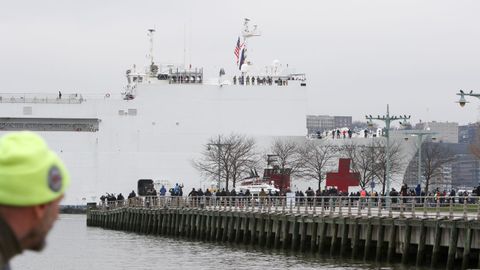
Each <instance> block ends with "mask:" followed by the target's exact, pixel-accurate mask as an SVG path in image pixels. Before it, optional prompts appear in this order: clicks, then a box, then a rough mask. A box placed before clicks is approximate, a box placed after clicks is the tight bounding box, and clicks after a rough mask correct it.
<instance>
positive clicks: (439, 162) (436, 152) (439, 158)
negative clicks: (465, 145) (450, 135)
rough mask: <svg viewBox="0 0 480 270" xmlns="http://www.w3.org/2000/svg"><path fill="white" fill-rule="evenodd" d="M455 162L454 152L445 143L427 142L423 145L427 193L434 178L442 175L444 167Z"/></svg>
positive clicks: (423, 165) (423, 164) (422, 161)
mask: <svg viewBox="0 0 480 270" xmlns="http://www.w3.org/2000/svg"><path fill="white" fill-rule="evenodd" d="M454 160H455V155H454V154H453V152H452V151H451V150H450V149H449V148H448V147H447V146H446V145H444V144H443V143H433V142H426V143H423V144H422V160H421V163H422V167H423V176H424V177H425V193H426V194H428V187H429V186H430V181H431V179H432V178H435V177H437V176H440V175H442V169H443V167H444V166H446V165H448V164H449V163H451V162H453V161H454Z"/></svg>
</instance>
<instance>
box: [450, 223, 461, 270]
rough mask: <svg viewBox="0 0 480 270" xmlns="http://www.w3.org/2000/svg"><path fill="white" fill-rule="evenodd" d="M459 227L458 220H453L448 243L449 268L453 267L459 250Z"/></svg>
mask: <svg viewBox="0 0 480 270" xmlns="http://www.w3.org/2000/svg"><path fill="white" fill-rule="evenodd" d="M457 242H458V229H457V222H456V221H455V220H453V222H452V223H451V228H450V244H449V245H448V257H447V269H453V264H454V262H455V254H456V252H457Z"/></svg>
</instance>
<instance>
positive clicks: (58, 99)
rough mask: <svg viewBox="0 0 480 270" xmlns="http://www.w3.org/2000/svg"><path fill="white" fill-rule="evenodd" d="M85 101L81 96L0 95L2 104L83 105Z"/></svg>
mask: <svg viewBox="0 0 480 270" xmlns="http://www.w3.org/2000/svg"><path fill="white" fill-rule="evenodd" d="M85 101H86V99H85V98H83V96H82V95H81V94H62V96H59V95H54V94H42V93H38V94H36V93H22V94H17V93H2V94H0V103H34V104H81V103H83V102H85Z"/></svg>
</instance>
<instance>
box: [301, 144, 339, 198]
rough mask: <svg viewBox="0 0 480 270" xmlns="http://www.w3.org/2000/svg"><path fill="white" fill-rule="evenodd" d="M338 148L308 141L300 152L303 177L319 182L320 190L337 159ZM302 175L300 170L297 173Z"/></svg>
mask: <svg viewBox="0 0 480 270" xmlns="http://www.w3.org/2000/svg"><path fill="white" fill-rule="evenodd" d="M336 149H337V148H336V147H334V146H332V145H330V144H324V143H322V142H319V141H308V142H306V143H305V144H304V145H303V146H302V147H301V148H300V150H299V152H300V155H301V157H302V170H301V176H302V177H304V178H309V179H315V180H317V181H318V188H319V189H320V188H321V186H322V183H323V180H324V179H325V175H326V169H327V168H328V167H330V166H331V165H332V162H333V160H334V158H335V157H336V153H337V151H336ZM297 173H299V174H300V170H298V171H297Z"/></svg>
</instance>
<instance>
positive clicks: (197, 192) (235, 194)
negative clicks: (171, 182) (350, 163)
mask: <svg viewBox="0 0 480 270" xmlns="http://www.w3.org/2000/svg"><path fill="white" fill-rule="evenodd" d="M385 195H389V196H390V197H391V198H392V202H393V203H397V202H403V203H407V202H411V201H412V200H417V202H418V203H420V202H421V203H424V202H425V200H428V201H427V202H429V203H437V202H438V203H439V204H440V205H444V204H450V203H457V204H463V203H477V202H478V200H477V199H476V196H479V195H480V186H478V187H476V188H475V189H473V190H472V191H470V192H469V191H458V192H457V191H456V190H455V189H451V190H449V191H447V190H443V191H440V190H439V189H438V188H436V189H435V190H433V191H430V192H428V194H426V193H425V191H424V190H422V188H421V186H420V185H417V186H416V187H415V188H409V187H408V185H407V184H403V185H402V186H401V188H400V190H399V191H397V190H396V189H395V188H392V189H391V190H390V192H389V194H381V193H378V192H377V191H374V190H372V191H370V192H369V191H367V190H366V189H360V190H359V191H357V192H350V193H348V192H341V191H339V190H338V189H337V188H336V187H327V188H324V189H320V188H319V189H317V190H314V189H312V188H311V187H308V188H307V189H306V190H305V191H302V190H297V191H295V192H292V191H290V190H286V191H273V190H264V189H261V190H260V192H254V193H252V192H251V191H250V190H248V189H246V190H243V189H240V190H238V191H237V190H236V189H235V188H233V189H231V190H228V189H226V188H222V189H209V188H207V189H205V190H203V189H202V188H192V190H191V191H190V192H189V193H188V194H187V197H188V198H190V199H191V200H195V201H196V200H198V201H200V199H201V198H204V199H205V200H208V201H210V200H212V199H213V200H220V201H223V200H227V201H235V200H238V201H242V199H246V200H250V199H251V198H254V199H255V198H258V199H260V200H263V201H265V200H267V201H275V200H277V199H285V198H290V199H292V198H293V200H294V201H295V202H296V203H298V204H300V205H303V204H304V203H309V204H313V203H315V204H316V205H319V204H320V203H322V202H323V203H328V202H329V201H330V200H331V199H332V197H341V198H348V200H349V201H350V202H354V201H357V200H362V199H365V200H366V199H368V200H369V201H372V202H374V203H377V202H379V201H382V202H383V201H384V200H385ZM162 197H183V185H179V184H175V186H174V187H172V188H170V189H168V191H167V188H166V187H165V186H164V185H162V186H161V188H160V190H159V191H158V192H157V191H156V190H154V193H153V194H148V196H146V197H145V198H148V203H149V204H150V203H152V202H153V203H155V202H156V199H154V198H162ZM413 198H415V199H413ZM100 200H101V202H102V204H103V205H111V204H115V205H119V204H124V203H125V198H124V197H123V195H122V193H119V194H118V195H117V196H115V194H113V193H106V194H105V195H102V196H101V197H100ZM128 200H129V201H134V200H138V196H137V194H136V193H135V191H134V190H132V192H130V194H129V195H128Z"/></svg>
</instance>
